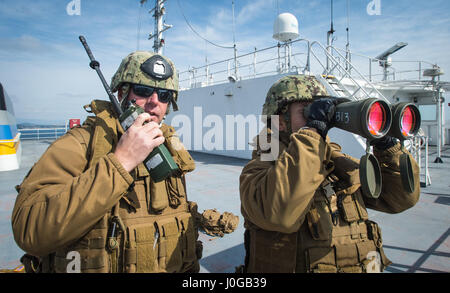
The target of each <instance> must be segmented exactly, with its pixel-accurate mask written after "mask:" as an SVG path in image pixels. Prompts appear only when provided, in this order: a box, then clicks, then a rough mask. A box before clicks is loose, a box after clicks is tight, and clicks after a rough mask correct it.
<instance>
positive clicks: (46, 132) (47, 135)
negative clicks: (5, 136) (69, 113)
mask: <svg viewBox="0 0 450 293" xmlns="http://www.w3.org/2000/svg"><path fill="white" fill-rule="evenodd" d="M17 131H19V132H20V134H21V136H22V137H21V139H22V140H42V139H46V140H48V139H57V138H58V137H60V136H63V135H64V134H65V133H66V132H67V128H65V127H56V128H21V129H17Z"/></svg>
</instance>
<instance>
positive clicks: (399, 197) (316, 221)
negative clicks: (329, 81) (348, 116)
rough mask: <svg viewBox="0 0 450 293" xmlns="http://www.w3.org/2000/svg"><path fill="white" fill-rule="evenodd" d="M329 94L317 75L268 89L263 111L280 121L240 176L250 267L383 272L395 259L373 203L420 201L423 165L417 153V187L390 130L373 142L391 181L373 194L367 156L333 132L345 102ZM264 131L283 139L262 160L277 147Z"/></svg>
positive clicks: (388, 205)
mask: <svg viewBox="0 0 450 293" xmlns="http://www.w3.org/2000/svg"><path fill="white" fill-rule="evenodd" d="M327 96H328V93H327V91H326V89H325V88H324V86H323V85H322V84H321V83H320V82H319V81H317V80H316V79H315V78H314V77H312V76H300V75H290V76H285V77H283V78H281V79H280V80H278V81H277V82H276V83H274V84H273V85H272V87H271V88H270V89H269V91H268V93H267V97H266V101H265V104H264V105H263V113H262V114H263V115H268V116H269V115H279V116H278V117H279V123H278V125H276V123H275V125H273V124H274V123H273V122H272V123H267V129H265V130H263V131H267V134H266V133H260V135H259V136H258V137H257V138H256V149H255V150H254V151H253V154H252V160H251V161H250V162H249V163H248V164H247V165H246V166H245V167H244V169H243V171H242V173H241V176H240V196H241V211H242V214H243V216H244V219H245V224H244V226H245V228H246V231H245V248H246V258H245V266H244V271H246V272H249V273H255V272H266V273H268V272H380V271H382V270H383V269H384V268H385V267H386V266H388V265H389V264H390V263H391V262H390V261H389V259H388V258H387V257H386V255H385V254H384V252H383V247H382V238H381V230H380V228H379V226H378V225H377V224H376V223H375V222H373V221H370V220H369V217H368V213H367V210H366V208H371V209H374V210H377V211H382V212H387V213H400V212H402V211H404V210H406V209H408V208H411V207H412V206H414V205H415V204H416V202H417V201H418V199H419V194H420V188H419V179H418V178H419V169H418V166H417V164H416V162H415V161H414V160H413V159H412V158H411V162H412V163H411V164H412V171H413V172H412V173H413V177H414V179H415V180H414V188H413V191H412V192H409V191H408V190H405V188H404V187H403V185H402V178H401V174H400V173H401V172H400V163H399V161H400V156H401V155H402V154H404V153H405V150H404V149H403V148H402V146H401V145H400V143H398V142H397V140H396V139H395V138H393V137H390V136H383V137H382V138H380V139H377V140H375V141H373V144H374V155H375V157H376V158H377V159H378V161H379V163H380V166H381V174H382V181H383V187H382V190H381V194H380V195H379V197H376V198H374V197H373V196H372V197H371V196H370V195H368V194H366V193H365V192H364V189H363V188H361V182H360V176H359V175H360V174H359V173H360V168H359V160H357V159H355V158H352V157H350V156H348V155H346V154H344V153H342V152H341V147H340V146H339V145H337V144H335V143H332V142H330V140H329V137H328V136H327V132H328V130H329V129H330V128H331V127H332V126H333V124H332V122H333V118H334V114H335V110H336V105H337V100H336V99H334V98H324V97H327ZM308 105H309V106H308ZM306 106H308V111H307V115H304V108H305V107H306ZM271 124H272V125H273V127H271V126H270V125H271ZM271 128H275V129H271ZM274 133H275V134H278V136H277V135H273V134H274ZM262 135H267V136H268V137H270V139H271V140H269V141H270V145H272V146H273V145H274V143H275V144H278V145H279V152H278V155H273V160H267V159H264V160H262V159H261V156H262V155H267V154H268V153H270V148H269V147H268V146H267V145H264V143H263V141H265V140H263V139H262ZM407 155H408V156H410V154H409V153H408V154H407Z"/></svg>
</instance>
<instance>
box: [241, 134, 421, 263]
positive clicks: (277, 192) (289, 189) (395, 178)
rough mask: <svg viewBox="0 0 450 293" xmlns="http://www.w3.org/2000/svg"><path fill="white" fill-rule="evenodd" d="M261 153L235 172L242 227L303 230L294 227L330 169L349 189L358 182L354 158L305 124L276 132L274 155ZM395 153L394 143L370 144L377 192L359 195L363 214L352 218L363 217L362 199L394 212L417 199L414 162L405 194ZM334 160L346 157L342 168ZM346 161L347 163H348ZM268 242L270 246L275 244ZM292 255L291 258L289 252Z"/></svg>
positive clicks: (301, 220)
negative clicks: (378, 176) (411, 187)
mask: <svg viewBox="0 0 450 293" xmlns="http://www.w3.org/2000/svg"><path fill="white" fill-rule="evenodd" d="M261 154H262V152H261V151H260V150H259V149H258V150H257V151H256V150H255V151H254V152H253V157H252V160H251V161H250V162H249V163H248V164H247V165H246V166H245V167H244V169H243V171H242V173H241V176H240V197H241V212H242V214H243V216H244V218H245V227H246V228H247V229H250V230H257V231H271V232H281V233H284V234H292V233H297V232H298V233H300V234H301V233H309V232H308V231H307V230H308V229H307V228H305V229H300V228H301V227H302V225H303V223H304V222H305V218H306V215H307V213H308V212H309V211H310V208H311V205H312V203H313V201H314V200H313V198H314V196H315V194H317V191H318V190H319V187H321V186H322V184H323V182H324V180H325V179H326V178H327V176H328V175H330V173H332V172H334V173H335V174H336V175H338V176H339V177H340V179H344V181H349V182H350V183H349V184H348V186H351V188H350V189H352V190H351V191H349V193H354V192H355V191H357V189H359V187H360V183H359V171H358V165H359V160H356V159H354V158H351V157H349V156H347V155H344V154H342V153H341V152H340V147H339V146H338V145H336V144H333V143H330V142H329V140H328V138H327V141H326V142H325V141H324V140H323V139H321V137H320V135H319V134H317V133H315V132H313V131H311V130H308V129H302V130H299V131H298V132H296V133H293V134H292V135H291V136H290V137H283V136H282V135H280V142H279V156H278V157H274V159H273V160H266V161H263V160H261ZM401 154H402V152H401V150H400V144H397V145H396V146H393V147H392V148H390V149H388V150H386V151H383V152H379V151H377V150H375V156H376V157H377V159H378V161H379V163H380V165H381V168H382V169H381V170H382V182H383V188H382V193H381V195H380V197H379V198H378V199H368V198H366V197H364V196H363V197H362V198H363V200H364V204H357V206H361V207H362V208H361V209H363V210H364V211H362V212H360V213H359V214H365V215H363V217H361V218H359V217H358V220H357V221H356V222H355V223H358V222H363V221H364V220H366V219H365V217H366V216H367V213H366V212H365V207H364V205H365V206H366V207H368V208H372V209H375V210H378V211H382V212H388V213H399V212H401V211H404V210H406V209H408V208H410V207H412V206H414V205H415V203H416V202H417V201H418V198H419V194H420V187H419V170H418V166H417V164H416V163H415V161H414V160H412V161H413V171H414V175H415V180H416V186H415V192H414V193H412V194H410V193H408V192H406V191H404V190H403V187H402V183H401V177H400V172H399V156H400V155H401ZM340 160H345V161H346V166H347V167H346V168H347V170H343V168H342V164H340ZM348 162H350V166H352V165H353V167H351V168H348V166H349V163H348ZM351 162H354V164H353V163H351ZM354 199H355V198H354ZM316 205H317V204H316ZM326 210H328V208H327V209H326ZM328 211H329V210H328ZM346 225H347V224H346ZM327 233H328V232H327ZM330 233H331V232H330ZM274 235H275V236H274ZM277 235H278V234H273V235H272V234H267V235H265V236H264V237H263V236H261V237H262V238H265V239H268V238H270V237H274V238H273V239H275V238H276V237H278V236H277ZM330 235H331V234H330ZM333 235H334V234H333ZM258 237H259V236H258ZM280 237H281V236H280ZM295 237H297V236H295ZM298 237H300V238H301V237H302V236H301V235H299V236H298ZM308 237H310V236H309V235H308ZM333 237H334V236H333ZM262 238H261V239H262ZM352 238H353V235H352ZM295 239H297V238H295ZM303 239H306V238H305V237H303ZM323 239H328V238H323ZM294 241H297V240H294ZM298 241H300V240H298ZM308 241H309V240H308ZM327 241H328V244H324V243H323V241H322V244H320V245H322V246H323V245H325V246H327V245H328V246H329V245H330V241H331V240H327ZM250 242H251V240H250ZM312 243H314V241H312ZM270 245H271V247H272V248H273V247H275V246H276V245H275V244H270ZM277 245H279V246H280V244H277ZM308 245H310V246H311V245H314V244H310V243H309V244H308ZM332 245H334V244H333V243H332ZM273 249H274V250H276V249H275V248H273ZM265 253H266V254H267V253H269V252H267V251H266V252H265ZM302 253H303V252H302ZM291 257H292V256H291ZM293 257H294V258H295V255H294V256H293ZM266 258H267V257H266ZM300 258H301V257H300Z"/></svg>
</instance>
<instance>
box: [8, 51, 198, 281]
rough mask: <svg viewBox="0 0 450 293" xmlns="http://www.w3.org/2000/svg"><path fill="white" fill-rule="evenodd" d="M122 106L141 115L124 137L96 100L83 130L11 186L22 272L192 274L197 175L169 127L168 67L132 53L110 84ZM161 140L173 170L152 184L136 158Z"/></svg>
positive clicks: (171, 84)
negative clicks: (189, 181) (191, 180)
mask: <svg viewBox="0 0 450 293" xmlns="http://www.w3.org/2000/svg"><path fill="white" fill-rule="evenodd" d="M111 89H112V91H113V92H117V95H118V98H119V100H120V101H121V105H122V107H123V108H126V107H128V106H129V105H130V103H134V104H136V105H138V106H140V107H142V108H143V109H144V110H145V113H143V114H141V115H139V116H138V117H137V119H136V120H135V121H134V123H133V125H131V126H130V127H129V128H128V130H127V131H126V132H125V133H124V132H123V129H122V127H121V126H120V123H119V122H118V120H117V118H116V116H115V113H114V112H113V108H112V105H111V104H110V103H109V102H106V101H101V100H94V101H92V103H91V104H90V105H86V106H85V109H86V110H87V111H88V112H91V113H93V114H94V115H95V116H89V117H88V119H87V120H86V121H85V122H84V123H83V125H82V126H81V127H77V128H73V129H72V130H70V131H69V132H68V133H67V134H66V135H64V136H63V137H61V138H60V139H58V140H56V141H55V142H54V143H53V144H52V145H51V146H50V147H49V148H48V150H47V151H46V152H45V153H44V155H43V156H42V158H41V159H40V160H39V161H38V163H37V164H36V165H35V166H34V167H33V168H32V170H30V172H29V174H28V175H27V176H26V178H25V179H24V181H23V182H22V184H21V185H20V186H18V188H17V189H18V191H19V195H18V197H17V200H16V204H15V207H14V210H13V215H12V225H13V232H14V237H15V240H16V242H17V244H18V245H19V247H21V248H22V249H23V250H24V251H25V252H26V253H27V254H26V255H25V256H24V257H23V258H22V262H23V263H24V264H25V266H26V269H27V271H37V272H130V273H132V272H198V271H199V263H198V259H199V258H200V256H201V242H199V241H197V238H198V231H197V228H196V225H195V223H194V219H193V216H192V213H194V212H195V211H196V204H195V203H194V202H190V201H188V198H187V193H186V190H187V189H186V182H185V174H186V173H187V172H190V171H192V170H193V169H194V168H195V164H194V161H193V159H192V157H191V156H190V155H189V153H188V151H187V150H185V149H184V148H183V147H182V144H181V142H180V141H179V139H178V137H177V134H176V133H175V131H174V129H173V128H172V127H171V126H169V125H166V124H164V123H162V122H163V119H164V116H165V114H166V113H168V111H169V108H170V107H172V108H173V109H174V110H177V98H178V76H177V73H176V69H175V66H174V64H173V63H172V61H170V60H169V59H168V58H166V57H164V56H162V55H159V54H155V53H151V52H143V51H138V52H134V53H131V54H130V55H128V56H127V57H125V58H124V59H123V61H122V63H121V64H120V66H119V68H118V70H117V72H116V73H115V74H114V76H113V78H112V81H111ZM162 143H164V144H165V146H166V147H167V149H168V150H169V151H170V153H171V155H172V157H173V159H174V161H175V162H176V163H177V165H178V167H179V172H178V173H176V174H173V175H171V176H170V177H168V178H167V179H165V180H163V181H161V182H154V181H153V180H152V178H151V176H150V175H149V173H148V171H147V169H146V168H145V166H144V165H143V164H142V162H143V160H144V159H145V158H146V157H147V156H148V155H149V153H150V152H151V151H152V150H153V149H154V148H155V147H157V146H158V145H160V144H162Z"/></svg>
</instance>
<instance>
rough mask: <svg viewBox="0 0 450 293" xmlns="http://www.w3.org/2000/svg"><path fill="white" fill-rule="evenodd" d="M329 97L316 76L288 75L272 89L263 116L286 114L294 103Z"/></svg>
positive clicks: (264, 106) (268, 93) (267, 97)
mask: <svg viewBox="0 0 450 293" xmlns="http://www.w3.org/2000/svg"><path fill="white" fill-rule="evenodd" d="M327 95H328V93H327V90H326V89H325V87H324V86H323V85H322V84H321V83H320V82H319V81H318V80H317V79H316V78H315V77H314V76H306V75H287V76H284V77H282V78H281V79H279V80H278V81H276V82H275V83H274V84H273V85H272V86H271V87H270V89H269V91H268V92H267V96H266V101H265V103H264V105H263V110H262V115H267V116H270V115H279V114H285V113H286V112H287V109H288V107H289V104H291V103H293V102H304V101H312V100H313V99H314V98H315V97H316V96H327Z"/></svg>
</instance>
